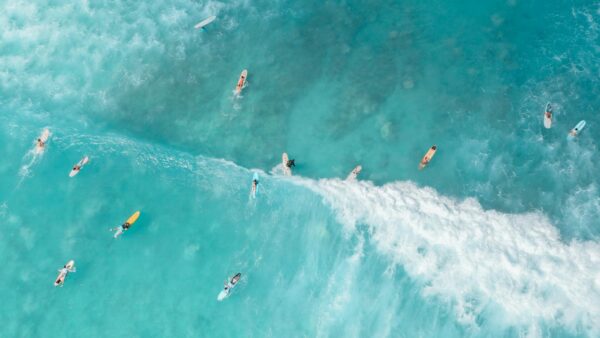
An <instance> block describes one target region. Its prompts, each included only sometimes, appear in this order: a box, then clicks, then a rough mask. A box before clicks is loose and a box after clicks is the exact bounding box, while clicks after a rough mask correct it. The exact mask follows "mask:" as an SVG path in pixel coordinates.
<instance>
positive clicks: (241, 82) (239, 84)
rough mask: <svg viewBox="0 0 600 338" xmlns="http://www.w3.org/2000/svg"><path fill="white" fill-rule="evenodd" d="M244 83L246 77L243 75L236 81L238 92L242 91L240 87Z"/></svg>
mask: <svg viewBox="0 0 600 338" xmlns="http://www.w3.org/2000/svg"><path fill="white" fill-rule="evenodd" d="M245 81H246V76H244V75H243V74H242V76H240V80H239V81H238V83H237V87H238V91H239V90H240V89H242V87H243V86H244V82H245Z"/></svg>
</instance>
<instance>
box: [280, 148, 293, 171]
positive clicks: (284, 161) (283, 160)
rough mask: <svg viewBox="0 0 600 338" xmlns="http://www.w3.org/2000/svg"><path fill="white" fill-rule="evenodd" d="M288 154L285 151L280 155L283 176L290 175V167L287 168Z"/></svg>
mask: <svg viewBox="0 0 600 338" xmlns="http://www.w3.org/2000/svg"><path fill="white" fill-rule="evenodd" d="M288 160H289V158H288V154H287V153H283V154H282V155H281V164H282V165H283V174H284V175H285V176H292V168H288V166H287V163H288Z"/></svg>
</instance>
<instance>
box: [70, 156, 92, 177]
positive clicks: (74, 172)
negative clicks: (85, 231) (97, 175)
mask: <svg viewBox="0 0 600 338" xmlns="http://www.w3.org/2000/svg"><path fill="white" fill-rule="evenodd" d="M89 160H90V159H89V158H88V157H87V156H85V157H84V158H82V159H81V160H80V161H79V162H77V164H75V165H74V166H73V169H71V172H70V173H69V177H74V176H75V175H77V174H79V172H80V171H81V168H83V166H84V165H86V164H87V163H88V161H89ZM76 167H79V169H78V170H75V168H76Z"/></svg>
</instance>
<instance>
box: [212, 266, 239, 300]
mask: <svg viewBox="0 0 600 338" xmlns="http://www.w3.org/2000/svg"><path fill="white" fill-rule="evenodd" d="M240 278H242V274H241V273H239V272H238V273H237V274H236V275H235V276H233V277H231V280H229V281H228V282H227V286H228V288H227V289H225V288H223V290H221V292H219V295H218V296H217V300H218V301H222V300H223V299H225V298H227V296H229V294H230V293H231V289H233V288H234V287H235V286H236V285H237V283H238V282H239V281H240ZM232 281H234V282H235V284H233V283H232Z"/></svg>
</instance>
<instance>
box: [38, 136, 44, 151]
mask: <svg viewBox="0 0 600 338" xmlns="http://www.w3.org/2000/svg"><path fill="white" fill-rule="evenodd" d="M45 145H46V144H45V143H44V141H42V139H41V138H38V139H37V146H38V148H40V149H44V146H45Z"/></svg>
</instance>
